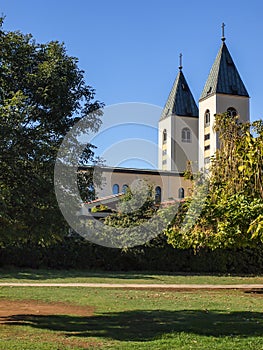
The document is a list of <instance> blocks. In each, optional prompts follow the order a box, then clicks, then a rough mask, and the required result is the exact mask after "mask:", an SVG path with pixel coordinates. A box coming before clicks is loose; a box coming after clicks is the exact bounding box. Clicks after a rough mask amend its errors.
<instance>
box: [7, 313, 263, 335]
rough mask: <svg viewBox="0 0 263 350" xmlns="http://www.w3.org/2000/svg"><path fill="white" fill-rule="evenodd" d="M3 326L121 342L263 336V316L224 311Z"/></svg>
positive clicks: (16, 319)
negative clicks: (184, 336)
mask: <svg viewBox="0 0 263 350" xmlns="http://www.w3.org/2000/svg"><path fill="white" fill-rule="evenodd" d="M2 323H4V324H9V325H23V326H29V327H34V328H39V329H48V330H52V331H59V332H64V334H65V335H66V336H68V337H70V336H79V337H103V338H110V339H114V340H121V341H149V340H152V339H154V338H155V339H156V338H158V337H160V336H162V335H163V334H169V333H175V332H186V333H192V334H197V335H203V336H214V337H221V336H241V337H249V336H254V337H255V336H258V337H261V336H262V335H263V327H262V326H263V313H260V312H249V311H247V312H229V313H226V312H223V311H220V310H214V311H201V310H180V311H166V310H154V311H153V310H149V311H147V310H146V311H140V310H134V311H125V312H119V313H107V314H102V315H98V316H91V317H80V316H68V315H48V316H43V315H42V316H41V315H39V316H38V315H14V316H10V317H6V318H2Z"/></svg>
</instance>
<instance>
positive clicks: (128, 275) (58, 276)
mask: <svg viewBox="0 0 263 350" xmlns="http://www.w3.org/2000/svg"><path fill="white" fill-rule="evenodd" d="M0 282H39V283H41V282H46V283H47V282H54V283H55V282H57V283H59V282H63V283H74V282H75V283H84V282H88V283H90V282H97V283H100V282H101V283H147V284H152V283H158V284H159V283H161V284H165V283H170V284H176V283H179V284H180V283H182V284H195V283H199V284H204V283H208V284H249V283H250V284H263V276H230V275H218V276H216V275H199V274H189V275H187V274H173V273H170V274H169V273H154V272H137V271H136V272H118V271H117V272H105V271H104V272H101V271H83V270H80V271H78V270H31V269H12V268H10V269H1V268H0Z"/></svg>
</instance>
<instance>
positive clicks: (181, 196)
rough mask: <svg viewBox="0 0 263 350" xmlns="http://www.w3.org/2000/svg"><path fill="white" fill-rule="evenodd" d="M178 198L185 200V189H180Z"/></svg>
mask: <svg viewBox="0 0 263 350" xmlns="http://www.w3.org/2000/svg"><path fill="white" fill-rule="evenodd" d="M178 197H179V198H180V199H183V198H184V188H183V187H180V188H179V190H178Z"/></svg>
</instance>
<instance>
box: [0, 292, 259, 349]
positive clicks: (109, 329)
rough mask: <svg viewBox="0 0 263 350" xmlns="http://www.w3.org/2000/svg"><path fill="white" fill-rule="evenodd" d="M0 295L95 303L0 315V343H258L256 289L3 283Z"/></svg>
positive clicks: (232, 345) (119, 346)
mask: <svg viewBox="0 0 263 350" xmlns="http://www.w3.org/2000/svg"><path fill="white" fill-rule="evenodd" d="M0 298H5V299H10V300H13V299H24V300H31V299H34V300H41V301H46V302H57V301H60V302H61V301H63V302H66V303H67V304H72V305H82V306H92V307H94V308H95V312H94V314H93V315H91V316H77V315H74V314H73V315H46V316H44V315H16V317H13V318H12V317H11V318H8V319H5V320H4V323H2V324H0V349H8V350H9V349H10V350H14V349H19V350H20V349H28V350H31V349H34V350H35V349H40V350H44V349H48V350H49V349H50V350H51V349H52V350H54V349H60V350H62V349H63V350H64V349H123V350H132V349H136V350H138V349H143V350H148V349H154V350H158V349H167V350H170V349H178V350H179V349H180V350H189V349H199V350H204V349H207V350H208V349H209V350H210V349H216V350H217V349H220V350H242V349H246V350H262V349H263V294H261V291H258V292H256V293H249V292H244V291H237V290H232V291H196V292H173V291H147V290H122V289H93V288H71V287H66V288H59V287H43V288H32V287H27V288H25V287H24V288H22V287H13V288H11V287H1V288H0Z"/></svg>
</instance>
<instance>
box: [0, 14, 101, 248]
mask: <svg viewBox="0 0 263 350" xmlns="http://www.w3.org/2000/svg"><path fill="white" fill-rule="evenodd" d="M94 98H95V91H94V89H93V88H92V87H90V86H88V85H86V83H85V81H84V72H83V71H82V70H80V69H79V67H78V60H77V58H75V57H71V56H68V55H67V52H66V48H65V46H64V44H62V43H59V42H57V41H51V42H49V43H47V44H39V43H37V42H36V41H35V40H34V38H33V37H32V35H31V34H26V35H25V34H23V33H21V32H19V31H15V32H12V31H9V32H8V31H5V30H4V29H3V18H1V19H0V133H1V141H0V241H10V240H14V239H16V240H20V239H23V240H25V241H39V240H48V239H53V238H55V237H58V236H59V235H60V234H62V233H63V232H65V227H66V225H65V223H64V221H63V219H62V215H61V214H60V212H59V210H58V206H57V203H56V199H55V194H54V190H53V168H54V163H55V159H56V154H57V150H58V148H59V146H60V143H61V141H62V139H63V137H64V136H65V135H66V134H67V132H68V131H69V130H70V129H71V127H72V126H73V125H74V124H75V123H76V122H77V121H79V120H80V119H81V118H83V117H86V118H89V119H88V120H89V125H88V126H89V129H90V130H93V131H96V130H98V128H99V126H100V123H101V121H100V115H101V108H102V107H103V104H102V103H100V102H99V101H96V100H95V99H94ZM86 131H88V130H86ZM93 156H94V153H93V149H92V146H91V145H88V147H87V148H86V150H85V152H84V154H83V157H82V161H83V160H85V161H88V160H92V159H93Z"/></svg>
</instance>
